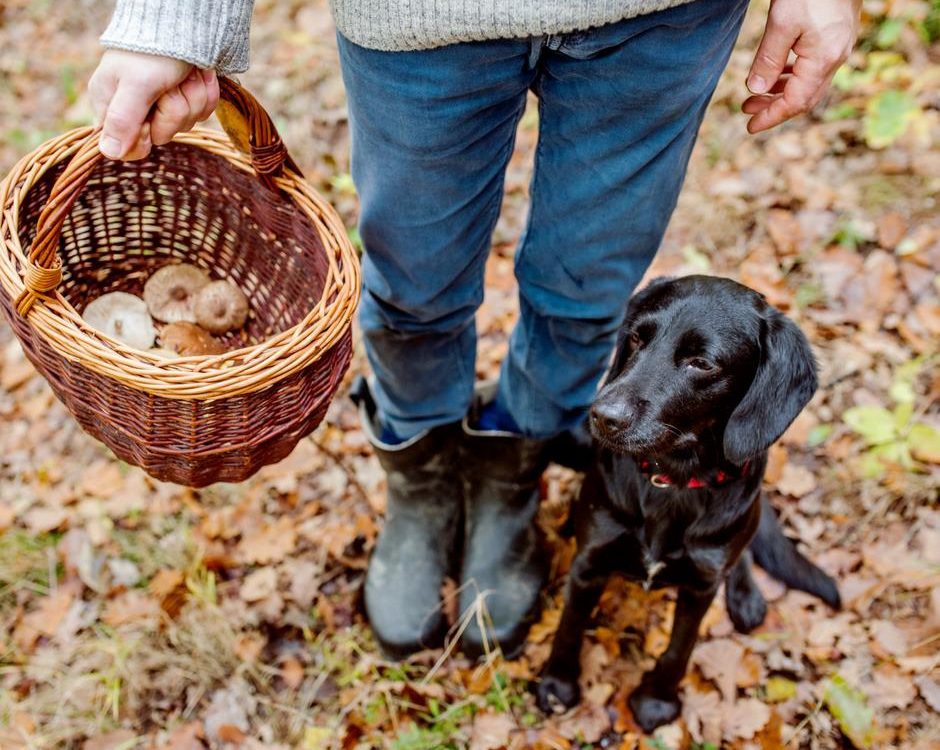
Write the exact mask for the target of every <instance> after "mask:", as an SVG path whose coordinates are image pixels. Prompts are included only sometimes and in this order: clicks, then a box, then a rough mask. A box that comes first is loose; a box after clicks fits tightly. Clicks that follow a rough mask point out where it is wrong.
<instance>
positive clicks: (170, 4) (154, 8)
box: [101, 0, 254, 74]
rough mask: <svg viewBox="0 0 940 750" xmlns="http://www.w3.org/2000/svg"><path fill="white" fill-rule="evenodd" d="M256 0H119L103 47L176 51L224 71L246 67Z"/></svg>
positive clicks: (167, 53)
mask: <svg viewBox="0 0 940 750" xmlns="http://www.w3.org/2000/svg"><path fill="white" fill-rule="evenodd" d="M253 4H254V0H117V4H116V6H115V8H114V15H113V16H112V18H111V23H110V24H108V28H107V29H105V32H104V34H103V35H102V36H101V43H102V44H103V45H104V46H105V47H111V48H114V49H124V50H130V51H132V52H149V53H150V54H153V55H163V56H165V57H175V58H177V59H179V60H185V61H186V62H190V63H192V64H193V65H196V66H197V67H200V68H215V70H216V71H217V72H219V73H221V74H231V73H243V72H244V71H246V70H247V69H248V31H249V26H250V25H251V10H252V6H253Z"/></svg>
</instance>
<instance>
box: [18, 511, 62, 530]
mask: <svg viewBox="0 0 940 750" xmlns="http://www.w3.org/2000/svg"><path fill="white" fill-rule="evenodd" d="M67 520H68V513H66V512H65V509H64V508H47V507H45V506H42V507H38V508H32V509H30V510H29V511H27V512H26V513H25V514H24V516H23V524H24V525H25V526H26V528H27V529H29V530H30V531H32V532H33V533H34V534H48V533H49V532H50V531H55V530H56V529H58V528H60V527H61V526H63V525H64V524H65V522H66V521H67Z"/></svg>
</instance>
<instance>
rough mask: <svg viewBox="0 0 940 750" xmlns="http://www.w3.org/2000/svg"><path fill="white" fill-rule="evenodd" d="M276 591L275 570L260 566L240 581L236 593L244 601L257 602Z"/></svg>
mask: <svg viewBox="0 0 940 750" xmlns="http://www.w3.org/2000/svg"><path fill="white" fill-rule="evenodd" d="M275 591H277V571H276V570H275V569H274V568H261V569H260V570H256V571H254V572H253V573H250V574H249V575H248V576H247V577H246V578H245V580H244V582H243V583H242V586H241V589H239V592H238V595H239V596H240V597H241V598H242V599H244V600H245V601H246V602H259V601H261V600H262V599H266V598H268V597H269V596H271V594H273V593H274V592H275Z"/></svg>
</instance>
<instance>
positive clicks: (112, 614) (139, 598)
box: [101, 590, 163, 628]
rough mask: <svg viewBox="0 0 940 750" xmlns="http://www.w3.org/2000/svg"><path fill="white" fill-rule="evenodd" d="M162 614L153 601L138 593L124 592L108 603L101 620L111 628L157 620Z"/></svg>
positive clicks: (158, 606)
mask: <svg viewBox="0 0 940 750" xmlns="http://www.w3.org/2000/svg"><path fill="white" fill-rule="evenodd" d="M162 613H163V610H162V609H160V605H159V604H158V603H157V601H156V600H155V599H153V598H152V597H150V596H147V595H146V594H143V593H141V592H140V591H136V590H134V591H125V592H124V593H123V594H121V595H120V596H118V597H117V598H115V599H112V600H111V601H110V602H108V604H107V606H106V607H105V609H104V613H103V614H102V615H101V620H102V622H104V623H105V624H107V625H110V626H111V627H113V628H116V627H118V626H119V625H127V624H128V623H132V622H139V621H140V620H149V619H151V618H158V617H160V615H161V614H162Z"/></svg>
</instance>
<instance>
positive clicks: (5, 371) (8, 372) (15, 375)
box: [0, 342, 36, 391]
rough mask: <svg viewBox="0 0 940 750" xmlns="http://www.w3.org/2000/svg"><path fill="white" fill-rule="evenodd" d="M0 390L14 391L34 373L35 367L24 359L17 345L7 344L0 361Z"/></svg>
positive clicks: (24, 356)
mask: <svg viewBox="0 0 940 750" xmlns="http://www.w3.org/2000/svg"><path fill="white" fill-rule="evenodd" d="M0 365H2V367H0V390H3V391H15V390H16V389H17V388H19V387H20V386H21V385H24V384H25V383H26V382H27V381H28V380H30V379H31V378H32V377H33V375H35V374H36V370H35V368H34V367H33V366H32V365H31V364H30V363H29V360H28V359H26V355H24V354H23V350H22V349H20V347H19V345H18V344H16V343H14V342H11V343H10V344H8V345H7V348H6V352H5V354H4V357H3V361H2V362H0Z"/></svg>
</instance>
